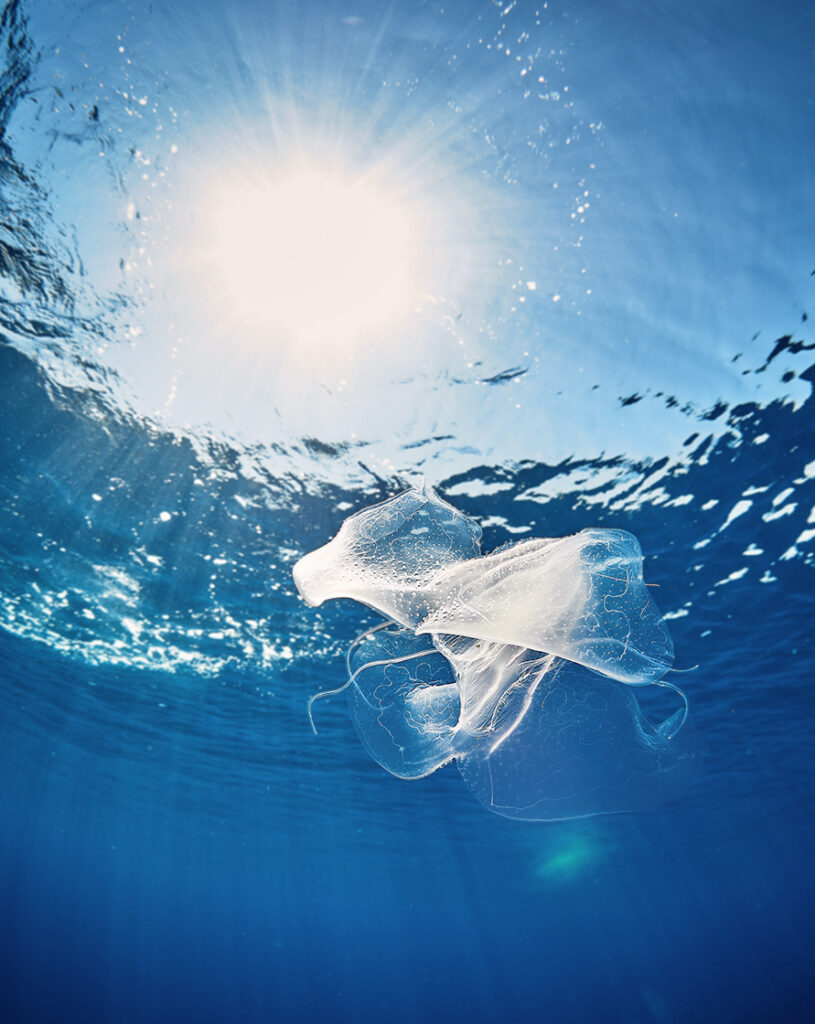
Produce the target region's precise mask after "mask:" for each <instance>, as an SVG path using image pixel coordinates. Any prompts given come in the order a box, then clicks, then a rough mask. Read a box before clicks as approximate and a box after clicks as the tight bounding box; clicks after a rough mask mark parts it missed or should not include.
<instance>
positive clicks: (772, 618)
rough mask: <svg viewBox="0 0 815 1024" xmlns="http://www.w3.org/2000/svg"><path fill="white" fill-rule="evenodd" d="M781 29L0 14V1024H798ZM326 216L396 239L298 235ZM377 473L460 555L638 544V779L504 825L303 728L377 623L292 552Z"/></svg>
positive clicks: (58, 9) (804, 169)
mask: <svg viewBox="0 0 815 1024" xmlns="http://www.w3.org/2000/svg"><path fill="white" fill-rule="evenodd" d="M813 39H815V15H813V13H812V12H811V10H810V6H809V5H807V4H803V3H801V4H798V3H795V2H788V3H782V4H777V5H767V4H754V3H752V2H749V3H747V4H736V3H733V2H728V0H726V2H723V3H721V4H717V5H712V4H706V3H691V4H678V3H673V2H665V3H658V4H654V3H651V4H645V3H639V2H637V0H614V2H612V3H608V4H602V5H598V4H592V3H588V2H578V3H576V4H571V5H569V4H563V3H555V2H549V3H547V4H534V3H531V2H529V3H527V2H525V0H509V2H505V3H495V2H490V0H479V2H463V0H461V2H458V0H455V2H453V3H451V4H443V5H442V4H433V5H431V4H427V3H423V2H413V3H411V2H400V0H395V2H393V3H390V4H386V5H382V4H373V3H365V2H362V3H349V4H335V3H331V2H316V0H305V2H302V3H299V4H294V3H287V2H277V0H274V2H270V3H267V4H262V3H259V2H257V0H238V2H235V3H231V4H228V5H225V4H215V3H211V2H209V0H204V2H203V3H198V4H192V3H189V2H187V0H173V2H171V3H166V4H148V3H137V4H124V3H107V2H100V0H91V2H89V3H85V4H82V5H73V4H68V5H65V4H57V3H55V2H51V0H43V2H41V3H38V4H27V3H24V2H16V0H12V2H9V3H7V4H6V5H5V7H4V8H3V13H2V22H1V23H0V47H1V48H2V60H3V69H2V77H0V417H1V419H0V648H2V656H3V657H2V673H0V708H2V714H0V815H1V817H0V820H1V821H2V826H1V827H0V942H2V950H1V951H2V957H0V1016H2V1017H3V1019H4V1020H8V1021H12V1022H17V1021H19V1022H29V1021H49V1022H50V1021H54V1022H56V1021H60V1022H63V1021H77V1022H80V1021H81V1022H83V1024H84V1022H95V1021H100V1022H101V1021H121V1022H124V1021H128V1022H130V1024H133V1022H137V1021H138V1022H141V1021H181V1020H198V1021H207V1022H209V1021H212V1022H223V1021H233V1020H234V1021H238V1020H240V1021H252V1022H254V1021H258V1022H260V1021H272V1020H275V1021H277V1020H284V1021H288V1020H293V1021H294V1020H329V1019H330V1020H337V1021H346V1020H348V1021H384V1020H388V1021H390V1020H405V1021H408V1020H410V1021H415V1020H422V1021H433V1022H435V1021H450V1020H465V1019H466V1020H468V1021H473V1022H481V1021H484V1022H488V1021H489V1022H492V1021H527V1020H529V1021H532V1020H539V1019H543V1018H544V1017H546V1019H548V1020H552V1021H555V1022H557V1021H586V1020H594V1021H600V1022H606V1021H609V1022H617V1021H619V1022H640V1021H642V1022H650V1021H655V1022H658V1024H665V1022H671V1021H677V1022H678V1021H700V1022H704V1021H720V1020H721V1021H739V1022H747V1021H764V1020H771V1019H779V1020H781V1019H784V1020H789V1021H797V1020H801V1021H803V1020H807V1019H809V1006H810V1005H811V996H812V985H811V980H810V961H811V957H812V952H813V949H812V928H811V919H812V914H813V910H815V894H814V893H813V885H812V881H811V869H810V865H809V860H810V856H809V851H810V850H811V848H812V842H813V839H815V835H813V826H812V812H813V786H815V766H813V757H812V748H811V736H812V732H813V727H814V726H815V703H814V702H813V698H812V694H811V686H812V677H813V668H814V667H815V659H813V654H812V640H813V633H814V632H815V631H814V630H813V626H812V622H813V618H814V617H815V587H814V586H813V581H815V576H813V572H815V399H814V398H813V394H812V389H813V384H815V356H814V355H813V352H815V337H814V336H813V331H812V326H811V325H812V320H811V319H810V317H809V315H810V314H811V313H812V312H813V299H815V291H814V289H815V277H814V276H813V275H815V248H813V238H815V213H813V210H815V207H814V206H813V202H812V198H813V177H812V168H813V166H815V164H814V163H813V161H814V160H815V146H813V142H812V139H813V138H815V135H813V131H812V117H813V107H812V94H813V73H812V70H811V68H812V65H813V47H814V46H815V44H814V43H813ZM280 181H283V182H291V181H295V182H299V183H301V184H302V183H303V182H306V183H307V185H306V186H303V187H302V188H301V187H300V186H299V185H298V188H300V191H299V192H298V193H296V194H295V193H292V192H286V193H285V194H286V196H287V197H288V198H287V200H286V203H285V204H283V205H279V206H277V207H274V211H275V212H274V214H273V215H272V214H270V213H269V208H267V207H266V206H264V203H265V202H266V199H265V198H263V197H265V196H267V192H268V190H269V189H271V188H273V187H276V183H278V182H280ZM326 183H327V184H326ZM324 188H326V189H329V192H328V193H326V192H321V191H320V189H324ZM309 189H312V191H309ZM331 189H340V192H330V190H331ZM342 189H346V191H342ZM349 190H350V191H349ZM326 194H331V195H337V196H339V198H338V199H337V200H336V202H335V201H333V200H332V202H331V203H328V204H325V205H324V206H321V205H320V204H321V203H323V201H324V196H325V195H326ZM357 195H362V196H363V197H365V196H369V197H370V196H374V197H376V199H375V201H376V203H380V205H379V206H377V207H376V210H377V211H379V212H378V213H377V215H376V216H375V217H374V218H373V220H374V221H376V220H377V219H378V220H379V221H380V222H381V223H386V224H392V227H390V228H389V229H388V232H387V233H386V236H387V237H389V238H391V240H392V239H393V237H396V236H398V235H399V232H400V231H402V230H404V231H405V238H406V239H409V242H408V241H406V242H405V243H404V246H403V250H400V249H395V250H393V251H391V250H385V249H383V250H382V252H381V253H379V252H377V251H376V250H377V245H379V244H380V243H379V242H376V241H365V240H364V238H363V241H362V242H360V238H362V236H363V231H362V226H361V225H362V219H361V215H360V216H357V219H356V220H353V219H352V221H351V222H350V223H352V224H359V225H360V231H359V235H360V238H355V237H352V236H354V235H355V234H356V231H354V230H349V229H348V226H347V223H346V226H345V227H344V228H343V229H342V231H341V232H340V235H339V238H340V242H339V243H338V245H339V247H338V248H337V249H336V252H335V251H334V250H333V249H331V245H333V244H334V242H333V241H332V240H331V236H330V232H329V227H330V221H331V218H332V216H333V209H334V207H335V206H341V207H344V208H346V209H347V208H350V206H349V204H352V203H353V202H355V201H356V200H352V199H351V198H350V197H351V196H357ZM235 196H238V197H241V202H242V203H243V207H242V208H243V209H245V208H246V206H247V203H248V204H249V216H248V218H247V221H246V225H247V226H246V227H245V229H244V228H242V229H241V230H242V231H243V234H240V236H239V237H238V240H237V242H236V241H235V239H234V238H233V236H232V235H231V234H230V233H229V232H230V231H231V228H229V229H228V230H227V229H224V228H223V222H222V221H218V220H217V219H213V218H214V217H215V214H216V213H217V211H219V210H221V209H222V208H223V207H224V204H226V207H227V208H228V209H230V210H232V209H234V208H233V207H232V206H229V203H231V202H232V201H233V199H234V197H235ZM292 196H295V198H294V199H292V198H291V197H292ZM247 197H250V198H249V199H247ZM251 197H254V198H251ZM298 197H299V198H298ZM301 201H302V202H301ZM372 202H373V200H372ZM298 203H301V205H298ZM360 209H361V207H360ZM313 210H320V211H321V213H320V219H319V222H318V223H314V218H313V217H312V214H311V212H310V211H313ZM323 211H324V212H323ZM289 214H292V216H291V217H290V216H289ZM391 215H393V216H394V217H395V218H396V219H394V220H393V221H390V220H388V218H389V217H390V216H391ZM290 220H291V221H292V222H293V224H294V233H293V234H291V235H288V236H287V235H286V234H285V232H284V231H283V228H282V226H281V225H282V223H283V221H286V223H288V222H289V221H290ZM238 222H240V217H239V216H233V215H231V214H230V220H229V223H230V225H233V226H234V224H235V223H238ZM218 224H220V225H221V227H220V228H219V227H218ZM219 232H220V233H219ZM224 232H226V233H224ZM309 232H313V233H316V237H317V238H318V240H321V241H318V243H317V244H316V246H313V247H312V248H306V249H304V250H302V251H303V252H305V256H302V254H301V249H300V248H299V247H300V244H301V242H302V241H303V240H304V239H306V240H307V239H308V237H309ZM366 237H367V236H366ZM377 237H379V236H376V235H372V236H371V238H373V239H376V238H377ZM230 239H231V241H230ZM358 243H359V244H362V245H363V248H364V249H365V258H366V259H369V260H370V257H371V253H373V256H374V257H375V258H373V259H372V260H370V262H369V263H365V264H364V265H365V267H367V268H368V269H367V270H366V272H365V275H363V277H362V279H361V280H355V279H353V278H352V277H351V276H349V277H347V278H346V277H344V276H343V275H346V274H350V273H351V270H352V269H353V266H354V265H355V263H354V259H355V258H356V257H355V256H354V253H357V252H358V248H359V245H358ZM363 243H364V244H363ZM381 244H382V245H383V246H386V245H387V238H386V241H383V242H382V243H381ZM355 246H356V247H357V248H355ZM247 254H248V256H247ZM405 254H407V255H405ZM403 256H404V258H405V260H406V261H407V262H406V267H407V268H408V270H409V273H408V274H407V277H406V278H405V280H406V281H407V282H408V284H407V285H406V288H407V290H406V292H405V294H404V295H403V296H402V299H401V300H400V301H401V305H400V306H399V308H398V309H396V308H395V307H394V309H392V310H390V311H389V312H387V315H385V313H383V314H382V316H381V317H380V318H379V319H378V320H376V321H375V322H374V321H373V320H372V318H371V316H368V317H367V319H366V318H363V319H362V320H360V321H359V322H357V321H356V320H355V319H354V317H355V315H356V313H357V312H358V311H359V310H360V309H365V310H369V311H370V310H372V309H376V308H378V307H377V306H376V303H380V302H383V301H384V298H383V297H386V295H387V294H389V292H388V290H387V289H388V287H389V286H388V285H387V281H388V280H390V279H386V278H384V277H383V278H381V279H380V278H379V276H378V275H379V272H380V269H381V268H383V267H387V268H389V269H392V268H393V267H394V266H397V265H398V263H399V261H400V260H401V259H402V258H403ZM297 260H302V261H303V262H304V265H305V272H304V276H303V278H302V280H301V278H298V277H297V276H296V275H295V274H294V271H293V270H292V267H293V266H294V267H296V266H299V264H298V263H297ZM349 268H350V269H349ZM406 273H407V271H406ZM281 281H283V283H284V285H285V287H283V286H281V283H280V282H281ZM337 281H341V282H346V281H347V284H343V286H342V288H338V287H337ZM383 282H385V283H383ZM357 287H358V288H359V289H360V291H359V298H358V299H356V300H355V301H354V302H353V303H350V304H346V303H345V297H346V296H347V295H348V294H351V293H352V290H353V288H357ZM301 288H302V290H299V289H301ZM383 309H384V306H383ZM423 477H424V478H425V479H426V480H427V481H428V482H430V483H431V484H432V485H433V486H434V487H436V488H437V489H438V491H439V492H440V494H442V495H443V496H444V497H445V498H447V499H448V500H449V501H451V502H453V503H454V504H455V505H456V506H457V507H459V508H461V509H462V511H464V512H465V513H466V514H467V515H469V516H472V517H474V518H475V519H477V520H478V522H479V523H480V524H481V525H482V527H483V530H484V549H485V550H491V549H492V548H495V547H498V546H499V545H501V544H504V543H506V542H508V541H513V540H519V539H524V538H531V537H541V536H561V535H565V534H569V533H572V532H575V531H577V530H580V529H583V528H585V527H589V526H609V527H617V528H623V529H626V530H630V531H631V532H632V533H634V534H635V535H636V536H637V537H638V539H639V540H640V543H641V545H642V548H643V551H644V552H645V556H646V560H645V571H646V579H647V580H648V581H649V582H650V583H652V584H655V589H654V590H653V593H654V596H655V598H656V600H657V603H658V605H659V607H660V609H661V610H662V612H663V613H664V614H665V618H666V621H667V624H668V626H669V627H670V629H671V632H672V635H673V638H674V644H675V648H676V653H677V658H676V663H675V664H676V667H677V668H679V669H682V670H685V669H687V670H689V671H688V672H687V674H685V675H684V676H682V677H674V678H675V679H677V680H678V681H680V682H681V685H682V687H683V689H684V690H685V691H686V692H687V694H688V696H689V700H690V704H691V709H692V716H693V727H694V728H695V729H696V731H697V733H698V734H699V737H700V741H701V743H702V744H703V746H704V751H705V760H704V767H703V769H702V772H701V773H700V775H699V777H698V778H697V780H696V781H695V782H694V784H693V786H692V787H691V788H690V789H689V790H688V792H687V793H686V794H684V796H682V797H681V798H680V799H678V800H676V801H674V802H673V803H670V804H668V805H667V806H665V807H663V808H660V809H658V810H656V811H652V812H648V813H642V814H637V815H614V816H608V817H599V818H593V819H586V820H583V821H574V822H561V823H557V824H541V823H530V822H519V821H508V820H503V819H501V818H499V817H497V816H494V815H491V814H489V813H487V812H486V811H485V810H484V809H483V808H482V807H480V806H479V805H478V804H476V803H475V801H473V800H472V799H471V797H470V796H469V794H468V793H467V792H466V790H465V789H464V788H463V787H462V786H461V785H460V780H459V779H458V777H457V773H456V772H455V770H454V769H453V768H452V767H447V768H445V769H442V770H440V771H439V772H437V773H436V774H434V775H433V776H432V777H430V778H427V779H423V780H420V781H416V782H403V781H400V780H398V779H395V778H393V777H391V776H389V775H387V774H386V773H384V772H383V771H381V770H380V769H379V768H378V766H376V765H375V764H373V763H372V762H371V761H370V760H369V759H368V757H367V756H366V754H365V753H364V751H363V749H362V747H361V746H360V744H359V742H358V740H357V738H356V736H355V734H354V732H353V727H352V725H351V723H350V721H349V718H348V714H347V710H346V707H345V705H344V703H343V700H342V698H340V699H337V700H335V701H333V702H331V701H326V702H324V703H321V704H320V705H318V706H317V707H315V713H316V714H317V715H318V716H319V725H320V734H319V736H316V737H315V736H314V735H312V733H311V730H310V726H309V720H308V716H307V714H306V702H307V700H308V697H309V696H310V695H311V694H313V693H315V692H316V691H318V690H325V689H331V688H333V687H335V686H338V685H340V684H341V683H342V682H343V680H344V678H345V660H344V659H345V649H346V647H347V646H348V644H349V642H350V641H351V640H352V639H353V638H354V637H355V636H356V635H357V634H358V633H360V632H361V631H362V630H363V629H364V628H366V627H367V626H369V625H371V624H373V623H374V622H375V621H376V618H375V616H374V615H373V614H372V613H371V612H369V611H368V610H366V609H364V608H363V607H361V606H359V605H356V604H352V603H351V602H338V603H334V604H328V605H326V606H325V607H321V608H319V609H312V608H308V607H306V606H305V605H304V604H303V603H302V602H301V601H300V600H299V598H298V596H297V594H296V591H295V589H294V586H293V583H292V579H291V567H292V565H293V564H294V562H295V561H296V560H297V559H298V558H299V557H300V556H301V555H302V554H304V553H305V552H307V551H309V550H311V549H313V548H315V547H317V546H319V545H320V544H322V543H324V542H325V541H326V540H327V539H328V538H329V537H330V536H331V535H332V534H334V533H335V532H336V530H337V528H338V527H339V525H340V523H341V522H342V521H343V519H345V518H346V517H347V515H348V514H349V513H350V512H351V511H354V510H357V509H359V508H362V507H364V506H365V505H368V504H371V503H372V502H374V501H378V500H381V499H384V498H385V497H387V496H389V495H392V494H394V493H396V492H397V491H399V490H402V489H404V488H405V487H407V486H409V485H411V484H415V483H418V482H419V481H420V480H421V479H422V478H423Z"/></svg>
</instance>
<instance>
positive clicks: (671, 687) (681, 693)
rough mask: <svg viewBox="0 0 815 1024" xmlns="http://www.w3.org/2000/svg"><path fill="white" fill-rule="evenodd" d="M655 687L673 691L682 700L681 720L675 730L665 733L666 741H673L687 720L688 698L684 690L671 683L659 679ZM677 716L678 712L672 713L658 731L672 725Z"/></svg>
mask: <svg viewBox="0 0 815 1024" xmlns="http://www.w3.org/2000/svg"><path fill="white" fill-rule="evenodd" d="M686 671H690V670H689V669H688V670H686ZM657 686H662V687H664V688H665V689H666V690H673V691H674V693H676V694H678V695H679V696H680V697H681V698H682V704H683V705H684V706H683V707H682V709H681V711H682V718H681V720H680V721H679V724H678V725H676V727H675V728H672V729H671V731H670V732H667V731H666V733H665V736H666V739H669V740H670V739H673V737H674V736H676V734H677V733H678V732H679V730H680V729H681V728H682V726H683V725H684V724H685V722H686V720H687V717H688V712H689V710H690V704H689V703H688V698H687V696H686V695H685V691H684V690H680V689H679V687H678V686H675V685H674V684H673V683H668V682H666V681H665V680H664V679H659V680H657ZM677 714H678V712H674V714H672V715H671V717H670V718H668V719H666V720H665V721H664V722H663V723H662V725H661V726H660V731H662V729H663V728H664V727H665V726H668V725H671V724H672V723H673V721H674V719H675V718H676V716H677Z"/></svg>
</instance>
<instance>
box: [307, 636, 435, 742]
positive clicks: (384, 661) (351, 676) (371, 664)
mask: <svg viewBox="0 0 815 1024" xmlns="http://www.w3.org/2000/svg"><path fill="white" fill-rule="evenodd" d="M395 625H396V623H395V622H394V621H393V619H388V621H387V622H380V623H379V625H378V626H372V627H371V628H370V629H366V630H365V632H364V633H360V635H359V636H358V637H357V638H356V640H354V641H353V642H352V643H351V645H350V647H349V648H348V653H347V654H346V656H345V665H346V667H347V669H348V679H346V681H345V682H344V683H343V684H342V686H337V687H335V689H333V690H321V691H320V692H319V693H315V694H314V695H313V696H311V697H309V700H308V704H307V711H308V720H309V722H311V731H312V732H313V733H314V735H315V736H317V735H319V734H318V732H317V726H316V725H315V724H314V715H313V714H312V711H311V707H312V705H313V704H314V701H315V700H321V699H322V698H323V697H334V696H336V694H338V693H342V692H343V690H347V689H348V687H349V686H350V685H351V684H352V683H353V682H354V680H355V679H356V678H357V676H358V675H359V674H360V672H364V671H365V669H366V668H375V667H376V666H378V665H398V664H399V663H400V662H403V661H411V660H412V659H413V658H421V657H424V656H425V655H427V654H438V651H437V650H436V648H435V647H427V648H425V649H424V650H421V651H416V652H414V653H413V654H403V655H402V656H401V657H399V658H380V659H379V660H377V661H366V662H365V664H364V665H360V666H359V668H358V669H357V670H356V671H355V672H352V671H351V654H352V652H353V650H354V648H355V647H356V646H357V644H358V643H361V641H363V640H364V639H365V638H366V637H369V636H371V634H372V633H378V632H379V630H380V629H387V628H388V626H395Z"/></svg>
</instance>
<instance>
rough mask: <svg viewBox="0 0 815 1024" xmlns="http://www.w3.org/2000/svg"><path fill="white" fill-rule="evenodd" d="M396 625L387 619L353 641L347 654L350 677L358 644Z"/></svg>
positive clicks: (346, 665)
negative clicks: (352, 659) (353, 656)
mask: <svg viewBox="0 0 815 1024" xmlns="http://www.w3.org/2000/svg"><path fill="white" fill-rule="evenodd" d="M395 625H396V623H395V622H394V621H393V619H387V620H386V621H385V622H380V623H379V624H378V625H376V626H371V628H370V629H366V630H365V631H364V632H363V633H360V634H359V636H358V637H357V638H356V640H352V641H351V643H350V645H349V647H348V650H347V651H346V652H345V668H346V671H347V672H348V675H349V676H350V675H351V655H352V654H353V651H354V648H355V647H356V646H357V644H360V643H362V641H363V640H365V639H366V638H367V637H369V636H373V634H374V633H378V632H379V631H380V629H387V628H388V626H395ZM346 685H347V684H346ZM319 696H320V694H319V693H318V694H317V697H319ZM317 697H314V698H313V699H314V700H316V699H317Z"/></svg>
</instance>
